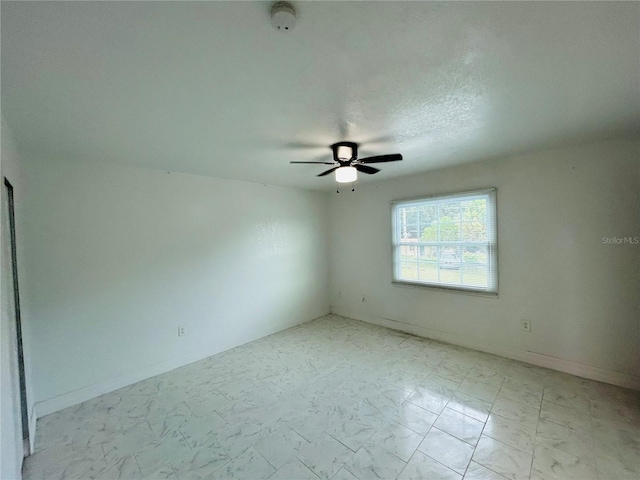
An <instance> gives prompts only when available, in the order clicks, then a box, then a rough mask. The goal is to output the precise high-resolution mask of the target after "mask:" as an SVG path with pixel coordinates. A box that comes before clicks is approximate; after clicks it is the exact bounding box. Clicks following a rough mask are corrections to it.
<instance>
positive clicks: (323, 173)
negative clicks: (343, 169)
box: [316, 166, 340, 177]
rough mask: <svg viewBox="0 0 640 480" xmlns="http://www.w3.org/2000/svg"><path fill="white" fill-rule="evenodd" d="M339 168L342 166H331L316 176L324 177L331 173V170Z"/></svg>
mask: <svg viewBox="0 0 640 480" xmlns="http://www.w3.org/2000/svg"><path fill="white" fill-rule="evenodd" d="M339 168H340V167H339V166H338V167H333V168H330V169H329V170H327V171H326V172H322V173H321V174H320V175H316V176H317V177H324V176H325V175H329V174H330V173H331V172H333V171H335V170H337V169H339Z"/></svg>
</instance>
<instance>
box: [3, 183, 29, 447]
mask: <svg viewBox="0 0 640 480" xmlns="http://www.w3.org/2000/svg"><path fill="white" fill-rule="evenodd" d="M2 230H3V237H4V238H3V242H2V244H3V247H2V256H3V257H4V260H5V261H3V262H2V265H3V268H2V270H3V271H2V276H3V283H5V282H6V287H3V292H2V293H3V295H2V296H3V303H4V301H5V300H6V313H7V315H8V317H9V334H10V335H11V337H12V338H10V339H9V340H10V343H11V346H12V350H13V351H12V352H10V353H11V354H12V356H13V358H12V362H11V363H12V365H11V366H12V369H13V370H14V371H15V370H17V374H18V375H17V377H18V382H17V383H18V385H14V388H15V387H17V388H16V390H18V391H19V402H20V419H21V424H22V443H23V450H22V451H23V456H25V457H26V456H28V455H29V452H30V443H29V410H28V407H27V405H28V404H27V383H26V379H25V369H24V350H23V346H22V322H21V318H20V292H19V290H18V285H19V283H18V261H17V258H18V257H17V252H16V222H15V209H14V196H13V186H12V185H11V183H10V182H9V180H7V179H6V178H5V179H4V188H3V190H2ZM14 362H15V363H14ZM14 366H15V367H17V368H15V367H14ZM12 377H14V378H15V373H12ZM16 400H18V399H17V398H16ZM16 403H17V402H16ZM16 413H17V412H16Z"/></svg>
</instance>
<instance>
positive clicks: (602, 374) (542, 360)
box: [331, 307, 640, 391]
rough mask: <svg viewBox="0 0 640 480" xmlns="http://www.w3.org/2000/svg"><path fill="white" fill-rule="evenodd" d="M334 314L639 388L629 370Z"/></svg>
mask: <svg viewBox="0 0 640 480" xmlns="http://www.w3.org/2000/svg"><path fill="white" fill-rule="evenodd" d="M331 313H335V314H336V315H341V316H344V317H348V318H353V319H356V320H361V321H363V322H367V323H371V324H374V325H379V326H382V327H387V328H391V329H393V330H400V331H402V332H405V333H410V334H412V335H417V336H419V337H425V338H430V339H433V340H438V341H441V342H445V343H451V344H454V345H459V346H461V347H467V348H472V349H474V350H479V351H481V352H486V353H492V354H494V355H498V356H501V357H506V358H510V359H512V360H518V361H521V362H526V363H530V364H532V365H536V366H538V367H544V368H549V369H551V370H557V371H559V372H564V373H569V374H571V375H576V376H578V377H582V378H587V379H589V380H596V381H598V382H603V383H609V384H611V385H617V386H619V387H624V388H629V389H632V390H639V391H640V376H637V375H629V374H627V373H622V372H616V371H613V370H607V369H604V368H600V367H594V366H591V365H586V364H583V363H578V362H573V361H571V360H565V359H562V358H558V357H552V356H549V355H543V354H540V353H535V352H529V351H526V350H519V349H515V348H509V347H504V346H502V345H496V344H491V343H485V342H480V341H478V340H477V339H473V338H469V337H466V336H464V335H456V334H452V333H447V332H442V331H439V330H434V329H430V328H427V327H421V326H418V325H413V324H409V323H404V322H400V321H398V320H393V319H389V318H381V317H377V316H373V315H362V314H358V313H353V312H348V311H346V310H343V309H340V308H336V307H332V308H331Z"/></svg>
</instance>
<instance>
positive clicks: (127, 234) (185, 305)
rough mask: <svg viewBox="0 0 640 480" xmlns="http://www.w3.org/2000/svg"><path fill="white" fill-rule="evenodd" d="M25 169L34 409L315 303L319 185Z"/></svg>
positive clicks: (194, 355)
mask: <svg viewBox="0 0 640 480" xmlns="http://www.w3.org/2000/svg"><path fill="white" fill-rule="evenodd" d="M23 157H25V158H26V155H23ZM25 171H26V179H27V182H28V186H29V191H28V196H27V197H28V201H27V205H26V210H27V211H26V218H27V222H26V228H25V230H26V238H27V257H26V258H27V262H28V270H29V272H30V275H29V277H28V288H29V296H28V303H29V307H30V313H31V319H32V324H33V332H34V339H33V340H34V349H33V351H34V359H33V361H34V373H35V377H34V380H35V381H34V385H35V395H36V400H37V402H39V403H38V405H37V409H38V416H41V415H44V414H46V413H49V412H51V411H55V410H57V409H60V408H63V407H65V406H68V405H71V404H74V403H77V402H79V401H82V400H85V399H87V398H91V397H93V396H95V395H99V394H101V393H104V392H105V391H109V390H112V389H115V388H118V387H120V386H123V385H126V384H129V383H132V382H135V381H138V380H141V379H143V378H147V377H149V376H151V375H155V374H158V373H161V372H164V371H167V370H169V369H171V368H175V367H177V366H180V365H183V364H186V363H189V362H192V361H195V360H198V359H201V358H204V357H206V356H209V355H212V354H215V353H218V352H220V351H223V350H226V349H229V348H232V347H234V346H237V345H240V344H243V343H246V342H249V341H252V340H254V339H257V338H260V337H263V336H265V335H268V334H271V333H274V332H276V331H279V330H282V329H285V328H287V327H290V326H292V325H295V324H298V323H301V322H303V321H307V320H311V319H313V318H316V317H318V316H321V315H324V314H326V313H328V310H329V307H328V304H329V302H328V294H327V291H328V290H327V281H328V256H327V254H328V240H327V212H328V208H327V207H328V206H327V196H326V195H325V194H322V193H314V192H308V191H303V190H295V189H289V188H283V187H273V186H265V185H260V184H254V183H246V182H237V181H228V180H220V179H213V178H207V177H200V176H194V175H185V174H174V173H171V174H169V173H167V172H163V171H157V170H148V169H139V168H131V167H123V166H117V165H108V164H98V163H92V162H90V161H89V162H77V163H76V162H69V161H60V160H52V159H49V158H42V157H40V158H35V157H33V156H29V158H28V159H27V160H26V161H25ZM178 326H184V327H185V328H186V335H185V336H184V337H181V338H178V335H177V328H178Z"/></svg>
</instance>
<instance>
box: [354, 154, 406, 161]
mask: <svg viewBox="0 0 640 480" xmlns="http://www.w3.org/2000/svg"><path fill="white" fill-rule="evenodd" d="M400 160H402V155H400V154H399V153H392V154H391V155H377V156H375V157H367V158H360V159H359V160H358V161H359V162H360V163H382V162H398V161H400Z"/></svg>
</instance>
